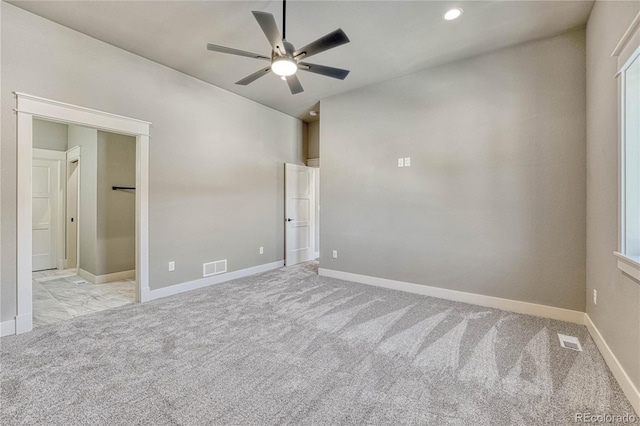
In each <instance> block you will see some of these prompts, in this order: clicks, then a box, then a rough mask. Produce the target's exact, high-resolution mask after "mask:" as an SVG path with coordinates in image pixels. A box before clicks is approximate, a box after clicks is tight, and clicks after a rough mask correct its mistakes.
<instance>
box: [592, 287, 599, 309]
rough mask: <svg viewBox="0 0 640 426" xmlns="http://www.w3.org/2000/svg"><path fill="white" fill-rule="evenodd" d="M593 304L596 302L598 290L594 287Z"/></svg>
mask: <svg viewBox="0 0 640 426" xmlns="http://www.w3.org/2000/svg"><path fill="white" fill-rule="evenodd" d="M593 304H594V305H597V304H598V290H596V289H595V288H594V289H593Z"/></svg>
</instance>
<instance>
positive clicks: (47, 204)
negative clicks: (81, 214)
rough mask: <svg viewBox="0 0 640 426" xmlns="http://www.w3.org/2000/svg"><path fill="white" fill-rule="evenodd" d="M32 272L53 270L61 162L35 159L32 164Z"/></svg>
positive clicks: (56, 244) (55, 259) (56, 238)
mask: <svg viewBox="0 0 640 426" xmlns="http://www.w3.org/2000/svg"><path fill="white" fill-rule="evenodd" d="M31 176H32V188H31V197H32V206H33V215H32V238H33V241H32V244H33V245H32V255H33V259H32V270H33V271H41V270H44V269H56V268H57V267H58V266H57V263H58V261H57V257H58V253H57V248H58V235H57V234H58V229H57V228H58V226H57V225H58V220H59V218H58V210H59V208H58V207H59V204H58V203H59V202H60V161H59V160H52V159H39V158H34V159H33V162H32V174H31Z"/></svg>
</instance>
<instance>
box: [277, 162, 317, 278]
mask: <svg viewBox="0 0 640 426" xmlns="http://www.w3.org/2000/svg"><path fill="white" fill-rule="evenodd" d="M284 175H285V189H284V194H285V234H286V237H285V252H286V255H285V264H286V265H287V266H291V265H295V264H296V263H300V262H307V261H309V260H313V259H314V258H315V253H314V248H315V247H314V245H315V244H314V238H315V232H314V226H315V225H314V219H315V207H314V188H315V187H314V183H313V176H314V173H313V169H312V168H311V167H305V166H299V165H297V164H285V173H284Z"/></svg>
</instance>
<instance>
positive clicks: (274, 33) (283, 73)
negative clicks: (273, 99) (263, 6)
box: [207, 0, 349, 95]
mask: <svg viewBox="0 0 640 426" xmlns="http://www.w3.org/2000/svg"><path fill="white" fill-rule="evenodd" d="M251 13H253V16H254V17H255V18H256V21H258V25H260V28H262V31H263V32H264V35H265V36H267V40H269V44H271V49H272V50H271V55H270V57H269V56H263V55H259V54H257V53H252V52H247V51H244V50H238V49H233V48H231V47H224V46H218V45H215V44H207V49H208V50H211V51H214V52H220V53H228V54H231V55H238V56H246V57H248V58H255V59H261V60H265V61H269V62H271V65H270V66H268V67H266V68H263V69H261V70H260V71H256V72H255V73H253V74H251V75H249V76H247V77H245V78H243V79H242V80H240V81H237V82H236V84H239V85H242V86H246V85H248V84H249V83H253V82H254V81H256V80H257V79H259V78H260V77H262V76H263V75H267V74H269V73H270V72H271V71H273V73H274V74H276V75H278V76H280V78H282V79H283V80H285V81H286V82H287V84H288V85H289V90H291V94H292V95H295V94H297V93H301V92H303V91H304V89H303V88H302V84H300V80H299V79H298V77H297V76H296V71H298V70H302V71H308V72H312V73H315V74H320V75H324V76H327V77H333V78H337V79H340V80H344V79H345V77H346V76H347V75H348V74H349V70H343V69H340V68H333V67H327V66H324V65H316V64H310V63H308V62H302V59H306V58H309V57H311V56H313V55H317V54H318V53H321V52H324V51H325V50H329V49H333V48H334V47H338V46H340V45H343V44H345V43H349V38H348V37H347V35H346V34H345V33H344V31H342V29H340V28H338V29H337V30H335V31H333V32H330V33H329V34H327V35H325V36H324V37H320V38H319V39H317V40H316V41H314V42H311V43H309V44H307V45H306V46H304V47H302V48H300V49H296V48H295V47H294V46H293V44H291V43H289V42H288V41H287V40H286V39H285V35H286V17H287V2H286V0H284V1H283V2H282V37H280V33H279V32H278V26H277V24H276V20H275V18H274V17H273V15H272V14H270V13H266V12H255V11H254V12H251Z"/></svg>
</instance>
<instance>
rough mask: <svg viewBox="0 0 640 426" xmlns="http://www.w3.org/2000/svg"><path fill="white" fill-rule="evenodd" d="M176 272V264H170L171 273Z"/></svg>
mask: <svg viewBox="0 0 640 426" xmlns="http://www.w3.org/2000/svg"><path fill="white" fill-rule="evenodd" d="M175 270H176V262H173V261H172V262H169V272H173V271H175Z"/></svg>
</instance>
